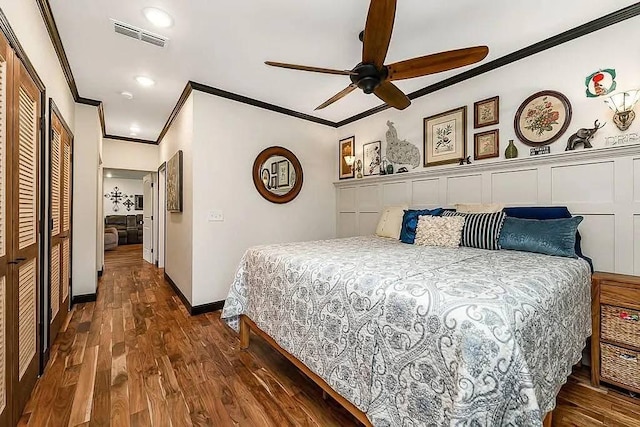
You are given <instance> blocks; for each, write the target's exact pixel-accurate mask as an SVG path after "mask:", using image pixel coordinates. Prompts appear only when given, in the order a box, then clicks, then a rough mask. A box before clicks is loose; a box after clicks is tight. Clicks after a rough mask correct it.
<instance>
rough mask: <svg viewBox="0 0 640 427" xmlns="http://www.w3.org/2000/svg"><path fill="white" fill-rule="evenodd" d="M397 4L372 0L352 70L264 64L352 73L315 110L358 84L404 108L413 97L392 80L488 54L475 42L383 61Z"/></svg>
mask: <svg viewBox="0 0 640 427" xmlns="http://www.w3.org/2000/svg"><path fill="white" fill-rule="evenodd" d="M396 5H397V0H371V4H370V6H369V13H368V14H367V23H366V26H365V29H364V31H362V32H361V33H360V35H359V38H360V41H362V62H360V63H359V64H358V65H356V66H355V67H354V68H353V69H352V70H334V69H329V68H319V67H309V66H305V65H295V64H287V63H283V62H273V61H267V62H265V64H267V65H270V66H272V67H280V68H288V69H292V70H300V71H310V72H315V73H321V74H334V75H345V76H349V78H350V79H351V84H350V85H349V86H347V87H346V88H345V89H343V90H342V91H340V92H338V93H337V94H335V95H334V96H333V97H331V98H329V99H328V100H327V101H325V102H323V103H322V104H320V105H319V106H318V107H317V108H316V110H320V109H323V108H325V107H328V106H329V105H331V104H333V103H334V102H336V101H338V100H340V99H342V98H344V97H345V96H347V95H348V94H350V93H351V92H353V91H354V90H355V89H356V88H359V89H361V90H362V91H363V92H364V93H366V94H371V93H373V94H375V95H376V96H377V97H378V98H380V99H381V100H382V101H384V102H386V103H387V104H388V105H389V106H391V107H394V108H396V109H398V110H404V109H405V108H407V107H408V106H409V105H411V100H410V99H409V97H407V95H405V94H404V93H403V92H402V91H401V90H400V89H399V88H398V87H397V86H396V85H394V84H393V83H391V82H392V81H394V80H404V79H412V78H415V77H422V76H427V75H429V74H435V73H440V72H442V71H448V70H453V69H455V68H460V67H464V66H467V65H471V64H475V63H476V62H479V61H482V60H483V59H484V58H486V56H487V55H488V54H489V48H488V47H487V46H475V47H470V48H466V49H457V50H451V51H447V52H440V53H436V54H432V55H427V56H422V57H419V58H413V59H408V60H406V61H401V62H396V63H394V64H390V65H384V60H385V58H386V57H387V52H388V50H389V43H390V42H391V34H392V33H393V24H394V21H395V15H396Z"/></svg>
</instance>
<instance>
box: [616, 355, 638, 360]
mask: <svg viewBox="0 0 640 427" xmlns="http://www.w3.org/2000/svg"><path fill="white" fill-rule="evenodd" d="M620 359H623V360H636V359H637V356H633V355H631V354H621V355H620Z"/></svg>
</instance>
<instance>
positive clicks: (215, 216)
mask: <svg viewBox="0 0 640 427" xmlns="http://www.w3.org/2000/svg"><path fill="white" fill-rule="evenodd" d="M207 220H208V221H209V222H217V221H224V214H223V213H222V211H220V210H216V211H209V215H207Z"/></svg>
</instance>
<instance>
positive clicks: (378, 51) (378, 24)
mask: <svg viewBox="0 0 640 427" xmlns="http://www.w3.org/2000/svg"><path fill="white" fill-rule="evenodd" d="M395 17H396V0H371V5H370V6H369V14H368V15H367V24H366V26H365V27H364V39H363V46H362V62H364V63H365V64H366V63H371V64H375V66H376V67H378V68H382V66H383V65H384V59H385V58H386V57H387V51H388V50H389V42H391V33H392V32H393V21H394V20H395Z"/></svg>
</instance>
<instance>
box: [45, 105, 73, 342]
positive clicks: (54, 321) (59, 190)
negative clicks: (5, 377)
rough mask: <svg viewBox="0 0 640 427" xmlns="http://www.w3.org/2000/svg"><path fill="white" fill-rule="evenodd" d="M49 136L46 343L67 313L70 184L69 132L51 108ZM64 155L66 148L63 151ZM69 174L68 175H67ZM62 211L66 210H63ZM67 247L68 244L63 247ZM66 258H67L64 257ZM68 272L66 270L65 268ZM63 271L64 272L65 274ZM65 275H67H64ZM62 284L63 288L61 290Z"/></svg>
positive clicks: (53, 338)
mask: <svg viewBox="0 0 640 427" xmlns="http://www.w3.org/2000/svg"><path fill="white" fill-rule="evenodd" d="M50 111H51V123H50V125H51V132H50V134H49V144H50V156H49V162H50V168H49V170H50V177H49V182H50V187H49V188H50V189H51V238H50V250H49V253H50V257H49V266H50V274H49V313H50V317H49V318H50V324H49V342H53V341H54V340H55V338H56V335H57V334H58V331H59V330H60V327H61V326H62V323H63V322H64V320H65V318H66V317H67V313H68V312H69V292H68V281H64V280H63V277H64V274H63V273H64V272H63V255H64V250H63V246H64V245H65V243H64V242H65V241H68V239H69V227H67V229H66V231H65V230H63V228H64V225H67V221H65V220H64V218H67V217H68V214H69V212H68V210H69V208H70V204H69V203H68V202H67V201H66V197H67V195H69V194H70V192H69V191H68V190H67V188H66V186H68V185H69V184H70V182H69V177H68V176H67V175H66V174H65V173H66V172H67V169H69V168H70V164H67V160H66V157H65V156H66V151H65V147H66V146H67V145H68V144H70V140H71V138H70V135H69V131H68V130H67V129H66V127H65V126H63V124H62V123H63V122H62V119H61V118H60V117H58V113H57V112H56V109H54V108H51V110H50ZM67 151H69V150H68V148H67ZM69 172H70V171H69ZM65 208H66V210H65ZM66 245H68V243H67V244H66ZM67 258H68V254H67ZM65 269H66V270H68V266H67V267H65ZM66 270H65V271H66ZM67 274H68V272H67ZM63 284H64V286H65V287H66V288H65V289H66V290H65V289H63Z"/></svg>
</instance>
